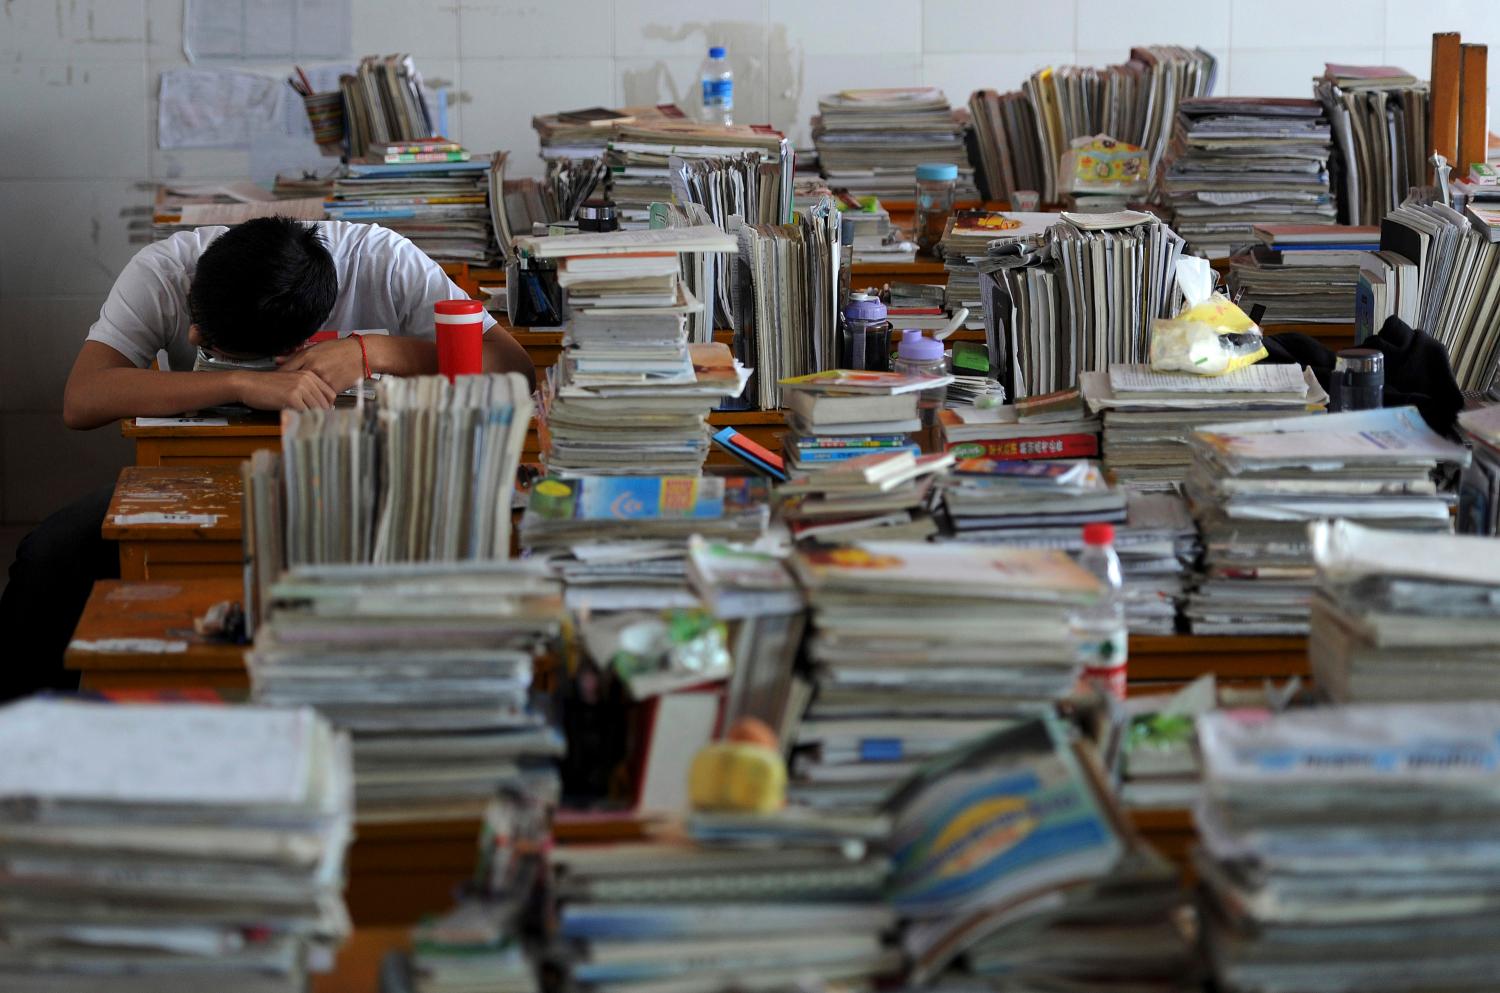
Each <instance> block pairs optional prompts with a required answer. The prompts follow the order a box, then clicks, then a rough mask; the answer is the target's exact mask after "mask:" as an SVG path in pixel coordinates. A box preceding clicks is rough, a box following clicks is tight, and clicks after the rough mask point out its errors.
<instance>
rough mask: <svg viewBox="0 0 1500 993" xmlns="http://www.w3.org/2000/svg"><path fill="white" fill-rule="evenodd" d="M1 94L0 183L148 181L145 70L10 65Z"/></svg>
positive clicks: (0, 79)
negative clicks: (1, 149)
mask: <svg viewBox="0 0 1500 993" xmlns="http://www.w3.org/2000/svg"><path fill="white" fill-rule="evenodd" d="M0 92H4V94H5V97H4V99H3V100H0V134H4V135H6V136H7V139H6V142H5V144H6V150H5V154H4V155H0V179H24V178H26V177H30V176H49V177H56V178H70V177H85V176H86V177H102V176H131V177H142V176H144V175H145V174H146V134H145V123H146V109H145V108H146V92H147V91H146V66H145V64H144V63H143V62H141V61H139V60H137V61H134V62H92V61H89V62H78V63H71V62H29V61H22V62H13V63H11V64H10V65H7V66H5V67H4V68H3V69H0Z"/></svg>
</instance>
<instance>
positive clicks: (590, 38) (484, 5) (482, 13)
mask: <svg viewBox="0 0 1500 993" xmlns="http://www.w3.org/2000/svg"><path fill="white" fill-rule="evenodd" d="M457 9H458V16H459V30H460V32H461V34H460V37H459V54H460V55H461V56H462V57H463V58H466V59H470V58H495V57H496V56H500V57H510V56H513V55H524V56H526V57H527V58H537V57H540V56H546V55H559V56H569V57H574V58H578V57H582V56H591V55H592V56H607V55H610V54H612V52H613V49H614V27H613V21H612V13H613V12H612V11H611V9H610V2H609V0H569V2H567V3H558V2H556V0H459V4H458V8H457Z"/></svg>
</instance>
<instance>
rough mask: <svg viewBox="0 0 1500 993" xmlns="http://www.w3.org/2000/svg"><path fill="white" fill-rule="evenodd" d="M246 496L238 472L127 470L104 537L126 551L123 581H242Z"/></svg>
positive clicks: (208, 468)
mask: <svg viewBox="0 0 1500 993" xmlns="http://www.w3.org/2000/svg"><path fill="white" fill-rule="evenodd" d="M240 490H241V486H240V473H239V469H238V468H237V467H229V466H199V467H192V468H189V467H174V466H126V467H125V468H124V469H121V470H120V479H119V482H118V483H116V484H115V494H114V497H113V498H112V499H111V500H110V502H109V510H108V512H106V514H105V517H104V527H103V530H102V531H101V533H102V534H103V536H104V537H105V538H107V539H110V540H112V541H118V542H119V543H120V578H121V579H204V578H213V577H238V576H239V575H240V569H241V567H242V565H243V563H244V551H243V550H242V548H241V547H240V527H241V511H242V509H243V508H242V501H241V498H240ZM174 517H175V518H178V519H172V518H174ZM164 518H166V519H164ZM184 518H185V519H184Z"/></svg>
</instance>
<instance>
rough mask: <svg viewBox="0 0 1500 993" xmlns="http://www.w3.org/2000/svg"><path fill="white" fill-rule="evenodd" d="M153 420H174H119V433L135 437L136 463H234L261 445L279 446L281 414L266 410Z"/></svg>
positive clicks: (266, 446)
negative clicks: (148, 422)
mask: <svg viewBox="0 0 1500 993" xmlns="http://www.w3.org/2000/svg"><path fill="white" fill-rule="evenodd" d="M147 420H148V421H150V420H153V419H152V418H147ZM154 420H157V421H165V420H172V421H174V422H175V423H171V424H148V425H147V426H142V425H141V424H140V423H139V421H138V419H136V418H132V419H130V420H124V421H121V422H120V433H121V434H122V435H124V436H125V437H127V438H130V439H132V440H134V441H135V464H136V465H154V466H161V465H170V466H210V465H219V466H224V465H227V466H237V465H239V464H240V463H241V462H243V461H245V460H246V459H248V458H249V457H250V456H251V455H253V454H255V453H256V452H258V451H260V450H261V449H265V448H270V449H279V448H280V447H281V415H280V414H275V413H271V412H269V411H255V412H253V413H248V414H241V415H236V416H233V417H219V418H214V417H204V418H187V417H184V418H155V419H154ZM223 422H227V423H223Z"/></svg>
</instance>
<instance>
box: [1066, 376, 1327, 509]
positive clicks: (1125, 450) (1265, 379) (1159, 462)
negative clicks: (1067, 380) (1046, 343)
mask: <svg viewBox="0 0 1500 993" xmlns="http://www.w3.org/2000/svg"><path fill="white" fill-rule="evenodd" d="M1083 396H1084V399H1085V401H1086V402H1087V403H1088V409H1089V410H1090V411H1092V412H1093V413H1094V414H1096V415H1102V417H1103V420H1104V466H1105V468H1106V469H1108V470H1109V471H1110V474H1111V475H1113V476H1114V478H1115V479H1116V480H1117V481H1119V482H1121V483H1123V484H1125V485H1126V486H1129V487H1131V488H1132V489H1140V490H1172V489H1175V488H1176V487H1177V485H1178V484H1180V483H1181V482H1182V481H1183V479H1185V478H1186V477H1187V473H1188V468H1189V467H1190V466H1191V465H1192V463H1193V453H1192V449H1191V448H1189V446H1188V440H1189V438H1190V437H1191V436H1192V433H1193V432H1194V431H1195V430H1198V429H1200V428H1208V427H1211V426H1213V425H1216V424H1222V423H1227V422H1230V421H1234V422H1240V421H1257V420H1271V419H1273V418H1278V417H1293V416H1296V415H1299V414H1307V413H1313V412H1317V411H1321V410H1323V409H1325V408H1326V405H1327V403H1328V394H1327V393H1326V392H1324V390H1323V388H1322V387H1321V386H1319V385H1318V381H1317V378H1316V377H1314V376H1313V374H1312V372H1311V371H1309V370H1305V369H1303V368H1301V367H1300V366H1293V365H1268V364H1265V363H1261V364H1258V365H1253V366H1250V367H1248V368H1245V369H1240V370H1237V371H1235V372H1231V373H1228V374H1226V375H1223V376H1195V375H1193V374H1192V373H1186V372H1157V371H1155V370H1154V369H1152V368H1151V367H1150V366H1147V365H1112V366H1110V368H1109V372H1108V373H1098V372H1090V373H1085V374H1084V376H1083Z"/></svg>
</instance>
